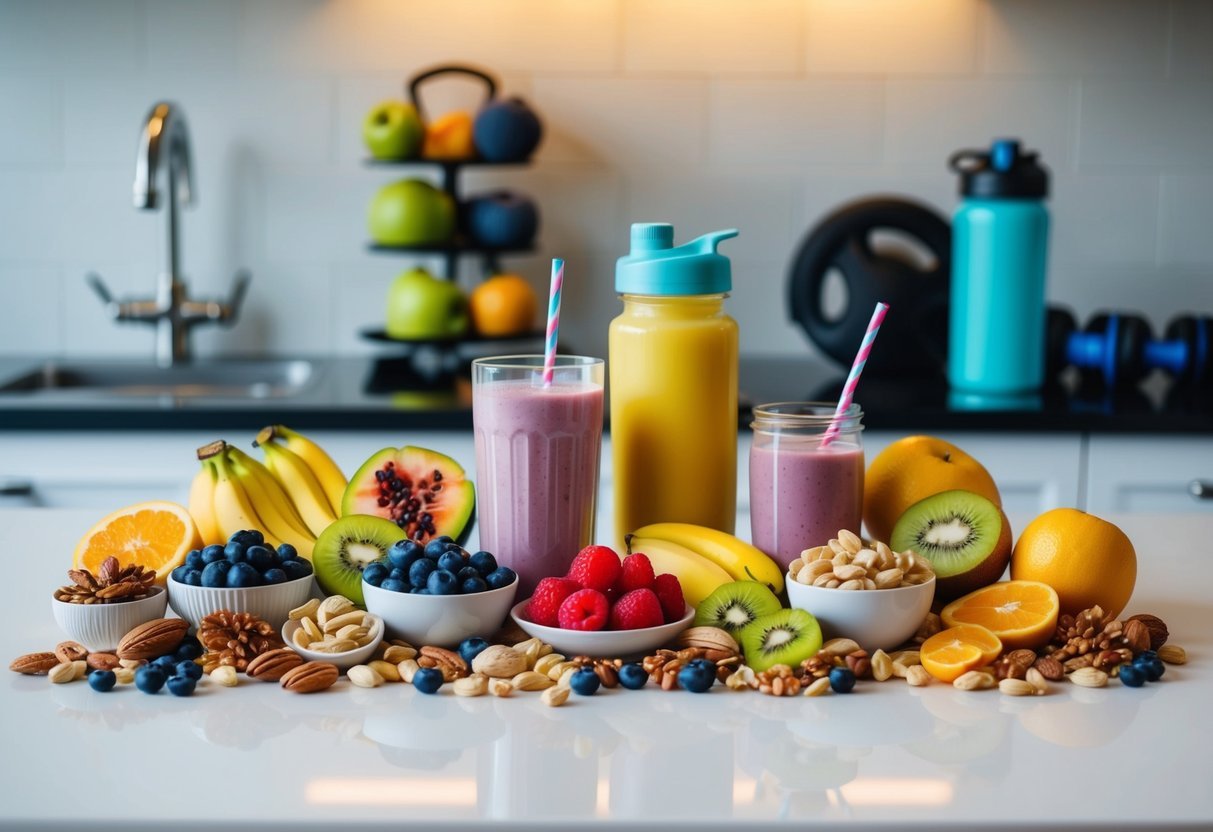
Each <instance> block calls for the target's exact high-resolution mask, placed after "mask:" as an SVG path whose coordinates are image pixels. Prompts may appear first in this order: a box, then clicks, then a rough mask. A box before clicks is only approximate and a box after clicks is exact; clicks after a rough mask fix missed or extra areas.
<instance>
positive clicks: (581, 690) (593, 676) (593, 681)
mask: <svg viewBox="0 0 1213 832" xmlns="http://www.w3.org/2000/svg"><path fill="white" fill-rule="evenodd" d="M601 684H602V681H601V680H600V679H599V678H598V674H597V673H595V672H594V671H593V670H591V669H590V668H588V667H583V668H581V669H580V670H578V671H577V672H576V673H574V674H573V675H572V676H570V677H569V687H571V688H572V689H573V693H577V694H580V695H581V696H593V695H594V694H596V693H598V686H599V685H601Z"/></svg>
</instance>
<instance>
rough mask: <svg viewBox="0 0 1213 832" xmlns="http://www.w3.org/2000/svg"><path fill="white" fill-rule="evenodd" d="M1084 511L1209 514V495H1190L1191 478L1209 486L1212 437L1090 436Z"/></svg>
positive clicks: (1212, 505) (1212, 506)
mask: <svg viewBox="0 0 1213 832" xmlns="http://www.w3.org/2000/svg"><path fill="white" fill-rule="evenodd" d="M1086 480H1087V506H1086V507H1087V510H1088V511H1090V512H1093V513H1095V514H1108V513H1112V512H1121V513H1123V512H1185V513H1186V512H1207V513H1211V514H1213V496H1209V497H1205V498H1203V499H1201V498H1198V497H1196V496H1195V495H1193V494H1192V493H1191V491H1190V490H1189V489H1190V486H1191V483H1192V482H1193V481H1194V480H1202V481H1204V482H1207V483H1211V484H1213V441H1211V440H1209V439H1208V438H1205V437H1199V436H1184V437H1178V438H1170V437H1161V436H1156V437H1148V438H1147V437H1141V436H1092V437H1091V438H1090V440H1089V445H1088V451H1087V475H1086Z"/></svg>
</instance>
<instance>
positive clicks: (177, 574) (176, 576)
mask: <svg viewBox="0 0 1213 832" xmlns="http://www.w3.org/2000/svg"><path fill="white" fill-rule="evenodd" d="M189 571H190V568H189V567H188V566H178V567H177V568H176V569H174V570H173V571H172V572H170V573H169V577H170V578H172V579H173V580H174V581H176V582H177V583H179V584H183V583H185V573H187V572H189ZM194 571H195V572H197V571H198V570H197V569H195V570H194Z"/></svg>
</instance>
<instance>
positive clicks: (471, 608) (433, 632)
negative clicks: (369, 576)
mask: <svg viewBox="0 0 1213 832" xmlns="http://www.w3.org/2000/svg"><path fill="white" fill-rule="evenodd" d="M517 591H518V580H517V579H515V580H514V582H513V583H512V584H510V585H509V586H503V587H501V589H489V590H486V591H484V592H473V593H471V594H470V595H410V594H408V593H407V592H392V591H391V590H387V589H380V588H379V587H377V586H373V585H371V584H368V583H367V582H366V581H363V582H362V597H363V598H364V599H365V600H366V609H367V612H373V613H374V614H375V615H378V616H380V617H381V618H382V619H383V623H384V625H385V626H386V627H387V632H388V635H390V636H391V637H392V638H402V639H404V640H405V641H407V642H408V643H409V644H413V645H416V646H417V647H420V646H422V645H424V644H431V645H434V646H435V647H456V646H458V645H459V642H461V641H463V640H464V639H465V638H468V637H470V636H484V637H486V638H487V637H488V636H491V635H493V633H495V632H497V631H498V630H499V629H501V624H502V622H504V621H505V616H506V614H507V613H508V612H509V611H510V604H512V603H513V602H514V594H515V593H516V592H517Z"/></svg>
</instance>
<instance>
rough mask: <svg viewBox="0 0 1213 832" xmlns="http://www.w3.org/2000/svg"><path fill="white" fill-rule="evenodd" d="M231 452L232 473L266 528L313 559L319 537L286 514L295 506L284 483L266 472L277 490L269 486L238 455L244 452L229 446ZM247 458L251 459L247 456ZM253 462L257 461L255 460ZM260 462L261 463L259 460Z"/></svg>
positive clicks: (271, 533) (301, 553) (229, 459)
mask: <svg viewBox="0 0 1213 832" xmlns="http://www.w3.org/2000/svg"><path fill="white" fill-rule="evenodd" d="M228 453H229V458H228V464H229V465H230V466H231V470H232V473H233V475H234V476H235V478H236V479H237V480H239V482H240V485H242V486H243V487H244V491H245V493H246V494H247V495H248V498H249V502H250V504H251V505H252V507H253V510H254V511H255V512H256V513H257V516H258V517H259V518H260V519H261V522H262V524H263V525H264V529H265V531H266V532H267V533H268V534H270V535H272V536H273V537H276V538H278V539H279V540H281V541H282V542H283V543H289V544H291V545H292V546H294V547H295V550H296V551H297V552H299V554H300V555H302V556H303V557H305V558H307V559H308V560H311V559H312V548H313V547H314V546H315V545H316V539H315V537H313V536H312V533H311V532H310V531H308V530H307V527H306V526H304V527H303V529H300V528H298V527H296V525H295V523H294V521H293V520H292V519H291V518H290V515H289V514H288V513H286V512H287V510H288V509H289V510H290V511H292V512H293V511H294V509H293V508H291V507H290V501H289V500H288V499H287V496H286V492H285V491H283V490H282V486H281V485H279V484H278V481H277V480H275V479H274V478H273V477H272V476H271V475H270V473H269V471H266V472H265V473H266V476H267V477H269V478H270V481H271V482H272V483H273V489H277V492H276V493H275V492H274V491H273V490H271V489H267V488H266V487H265V484H264V483H263V482H262V481H261V478H260V477H258V476H257V475H256V474H255V473H253V471H252V470H250V469H249V468H248V467H247V466H245V465H244V462H243V460H241V459H240V457H239V456H237V455H236V454H241V452H240V451H239V450H238V449H236V448H229V449H228ZM242 455H243V454H242ZM245 459H251V458H250V457H247V456H246V457H245ZM251 461H253V462H257V461H256V460H255V459H253V460H251ZM257 464H258V465H260V463H257Z"/></svg>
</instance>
